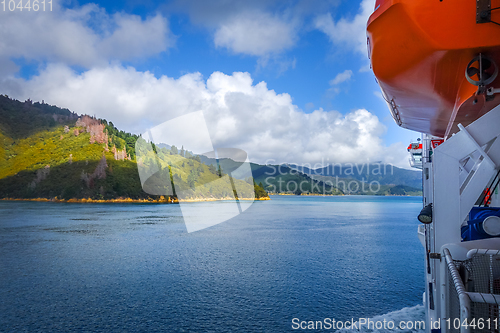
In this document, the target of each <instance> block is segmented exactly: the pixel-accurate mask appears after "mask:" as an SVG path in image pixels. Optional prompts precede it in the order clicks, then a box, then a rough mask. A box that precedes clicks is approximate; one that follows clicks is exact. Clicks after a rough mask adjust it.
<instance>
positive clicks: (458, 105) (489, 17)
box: [367, 0, 500, 138]
mask: <svg viewBox="0 0 500 333" xmlns="http://www.w3.org/2000/svg"><path fill="white" fill-rule="evenodd" d="M492 1H493V2H494V1H497V3H496V7H495V6H493V5H492ZM497 7H500V0H426V1H419V0H377V2H376V4H375V11H374V13H373V14H372V15H371V17H370V19H369V20H368V26H367V37H368V52H369V57H370V60H371V65H372V69H373V72H374V74H375V76H376V78H377V80H378V83H379V85H380V87H381V89H382V93H383V95H384V98H385V99H386V101H387V103H388V104H389V108H390V110H391V113H392V116H393V118H394V120H395V121H396V123H397V124H398V125H399V126H401V127H404V128H408V129H411V130H414V131H418V132H422V133H427V134H431V135H433V136H437V137H440V138H447V137H449V136H450V135H451V134H453V133H455V132H457V131H458V127H457V125H458V124H462V125H464V126H467V125H468V124H470V123H471V122H473V121H474V120H476V119H478V118H479V117H481V116H482V115H484V114H485V113H487V112H488V111H490V110H491V109H493V108H494V107H495V106H497V105H499V104H500V89H499V88H500V76H499V75H498V67H499V64H500V8H497Z"/></svg>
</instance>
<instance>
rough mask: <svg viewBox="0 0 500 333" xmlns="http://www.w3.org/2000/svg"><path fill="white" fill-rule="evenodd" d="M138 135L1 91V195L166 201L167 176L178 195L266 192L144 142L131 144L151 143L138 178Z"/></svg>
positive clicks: (170, 196)
mask: <svg viewBox="0 0 500 333" xmlns="http://www.w3.org/2000/svg"><path fill="white" fill-rule="evenodd" d="M137 140H142V139H140V138H139V137H138V136H136V135H133V134H130V133H125V132H124V131H120V130H118V129H117V128H116V127H115V126H114V125H113V123H111V122H110V123H108V122H107V121H106V120H100V119H94V118H92V117H89V116H82V117H79V116H78V115H76V114H75V113H72V112H70V111H69V110H67V109H61V108H58V107H55V106H50V105H47V104H43V103H32V102H31V101H29V100H28V101H26V102H19V101H16V100H12V99H10V98H8V97H7V96H0V198H20V199H30V198H46V199H54V198H57V199H64V200H71V199H87V198H90V199H94V200H112V199H116V198H131V199H134V200H153V201H170V202H171V201H175V200H177V197H178V194H177V193H175V191H174V188H173V187H172V181H173V182H174V183H175V189H177V190H178V191H180V192H181V194H182V198H180V199H185V200H190V199H192V200H202V199H207V200H210V199H224V198H226V199H227V198H231V197H232V196H233V194H234V193H231V192H234V191H233V190H231V189H237V194H238V195H239V196H240V199H244V198H252V197H253V196H254V193H257V195H256V197H257V198H260V197H268V196H267V193H265V191H263V190H262V189H260V188H258V186H254V184H253V183H249V182H245V181H244V180H238V179H233V178H231V177H229V176H227V175H225V174H223V173H219V172H218V171H217V170H216V169H215V168H213V167H212V166H209V165H205V164H203V163H201V161H200V159H199V157H195V156H190V154H185V155H184V156H181V155H180V152H179V151H177V149H176V148H175V147H172V148H171V149H170V150H169V149H167V148H165V147H164V148H161V149H157V147H155V146H154V145H151V144H145V145H138V147H146V146H147V145H149V147H150V148H149V149H150V150H151V151H150V152H149V151H148V152H146V153H145V154H141V156H143V157H146V158H147V157H148V156H149V158H150V159H151V158H154V160H155V161H157V162H158V165H159V169H158V170H157V171H156V172H155V173H153V174H151V175H149V176H150V177H149V178H148V179H147V180H146V182H145V183H144V184H143V185H144V186H142V185H141V180H140V177H139V172H138V161H137V154H136V151H135V147H136V142H137ZM142 141H144V140H142ZM144 143H145V142H144ZM174 148H175V149H174ZM148 154H149V155H148ZM144 162H145V161H139V163H143V164H141V166H144ZM143 188H144V189H146V192H147V193H146V192H145V191H144V189H143ZM228 189H229V190H228Z"/></svg>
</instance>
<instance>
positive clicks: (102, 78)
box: [0, 65, 406, 165]
mask: <svg viewBox="0 0 500 333" xmlns="http://www.w3.org/2000/svg"><path fill="white" fill-rule="evenodd" d="M0 89H1V90H2V91H4V92H7V93H8V94H9V95H10V96H11V97H15V98H19V99H27V98H31V99H33V100H41V99H44V100H45V101H46V102H48V103H51V104H56V105H58V106H61V107H67V108H69V109H71V110H72V111H76V112H78V113H86V114H91V115H96V116H98V117H102V118H106V119H107V120H108V121H112V122H113V123H114V124H115V125H117V126H118V127H119V128H120V129H124V130H127V131H131V132H134V133H142V132H144V131H145V130H146V129H148V128H150V127H153V126H155V125H158V124H160V123H162V122H164V121H168V120H171V119H173V118H175V117H177V116H180V115H182V114H186V113H190V112H194V111H199V110H203V111H204V114H205V119H206V121H207V125H208V128H209V130H210V134H211V137H212V140H213V143H214V145H215V146H216V147H217V146H218V147H233V148H240V149H243V150H245V151H247V152H248V154H249V156H250V158H251V159H252V160H253V161H256V162H259V163H265V162H269V163H281V162H288V163H328V162H329V163H347V162H359V163H365V162H367V161H372V162H374V161H381V160H382V161H383V162H391V163H395V164H396V165H405V164H406V161H404V160H406V156H405V155H406V154H405V150H404V147H403V148H401V147H402V145H394V146H390V147H387V146H385V145H384V143H383V141H382V138H381V137H382V135H383V134H384V132H385V130H386V129H385V126H384V125H383V124H382V123H381V122H380V120H379V119H378V118H377V117H376V116H375V115H374V114H372V113H371V112H369V111H367V110H365V109H359V110H353V111H351V112H350V113H347V114H345V115H344V114H341V113H340V112H337V111H333V110H332V111H325V110H323V109H319V110H315V111H313V112H312V113H309V114H306V113H304V112H303V111H302V110H300V109H299V108H298V107H297V106H296V105H294V104H293V103H292V98H291V96H290V95H288V94H277V93H276V92H275V91H274V90H272V89H269V88H268V87H267V84H266V83H265V82H259V83H256V84H255V83H254V82H253V80H252V77H251V76H250V74H249V73H241V72H236V73H233V74H232V75H226V74H223V73H220V72H214V73H213V74H212V75H211V76H210V77H209V78H208V79H206V80H205V79H204V78H203V77H202V76H201V75H200V74H199V73H191V74H186V75H184V76H181V77H179V78H177V79H174V78H170V77H167V76H162V77H160V78H156V77H155V76H154V75H152V74H151V73H149V72H140V71H137V70H136V69H134V68H132V67H127V68H125V67H122V66H118V65H116V66H112V67H107V68H93V69H91V70H88V71H86V72H83V73H81V74H78V73H76V72H74V71H73V70H71V69H69V68H68V67H67V66H65V65H50V66H48V67H47V68H46V69H45V70H44V71H42V72H41V73H40V75H39V76H36V77H33V78H32V79H30V80H23V79H20V78H15V77H9V78H7V79H4V80H2V81H0ZM193 135H196V133H193ZM187 148H188V147H187Z"/></svg>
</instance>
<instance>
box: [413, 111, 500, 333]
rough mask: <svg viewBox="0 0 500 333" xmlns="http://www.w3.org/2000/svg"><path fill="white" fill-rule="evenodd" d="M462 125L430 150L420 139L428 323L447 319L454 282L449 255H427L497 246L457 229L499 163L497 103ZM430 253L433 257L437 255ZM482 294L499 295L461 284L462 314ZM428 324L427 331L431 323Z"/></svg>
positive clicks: (459, 254)
mask: <svg viewBox="0 0 500 333" xmlns="http://www.w3.org/2000/svg"><path fill="white" fill-rule="evenodd" d="M460 129H461V131H460V132H458V133H456V134H455V135H453V136H452V137H451V138H449V139H448V140H446V141H445V142H444V143H442V144H441V145H439V146H438V147H436V148H435V149H434V151H433V154H432V155H430V151H431V149H430V140H431V139H432V138H431V137H430V136H427V135H424V136H423V140H422V143H423V155H422V156H423V158H422V160H423V161H422V162H423V163H422V172H423V180H422V181H423V206H425V205H427V204H429V203H432V204H433V222H432V223H431V224H429V225H425V226H423V227H419V233H418V234H419V239H420V240H421V242H422V243H423V245H424V247H425V249H426V256H427V257H426V274H425V276H426V292H425V294H424V297H425V305H426V316H427V319H428V322H430V320H434V321H435V320H437V319H439V318H440V319H441V320H446V313H447V309H448V304H446V302H447V301H446V300H447V297H446V296H447V293H448V291H449V288H456V284H455V285H454V286H449V282H448V278H447V273H446V270H447V269H448V268H449V265H448V264H447V260H438V259H431V258H430V255H429V254H430V253H441V254H442V255H443V256H444V257H445V258H446V253H445V251H444V249H445V248H446V249H447V251H448V254H449V255H450V259H451V258H455V259H458V260H465V259H467V253H468V252H469V250H472V249H478V248H485V249H490V250H489V251H492V250H494V251H499V250H500V239H499V238H491V239H484V240H476V241H469V242H462V238H461V230H460V228H461V226H462V225H463V224H465V223H466V221H467V220H468V214H469V212H470V210H471V209H472V207H473V206H474V205H475V203H476V202H477V200H478V198H479V197H480V196H481V194H482V193H483V191H484V189H485V188H486V187H487V186H488V185H489V184H490V183H491V181H492V178H493V177H494V176H495V175H496V173H497V172H498V169H499V167H500V139H499V136H500V106H499V107H496V108H495V109H493V110H491V111H490V112H488V113H487V114H485V115H484V116H483V117H481V118H480V119H478V120H476V121H475V122H474V123H472V124H470V125H469V126H467V127H465V128H464V127H461V128H460ZM496 202H498V203H499V204H500V198H499V195H498V194H497V193H494V195H493V197H492V203H493V204H495V203H496ZM473 251H478V250H473ZM479 251H482V250H479ZM433 257H434V258H436V255H434V256H433ZM446 259H448V258H446ZM453 267H454V265H453ZM458 278H460V276H459V275H458ZM462 285H463V284H462ZM457 290H458V289H457ZM431 294H432V295H433V299H432V300H431V297H430V296H431ZM459 294H460V293H459ZM483 296H484V298H483V299H484V300H485V301H487V302H488V303H490V301H491V302H493V303H492V304H495V303H494V302H495V301H498V300H499V299H498V297H497V296H485V294H479V293H468V292H466V290H465V289H464V290H463V293H462V296H460V300H461V304H462V303H463V304H465V305H464V307H465V308H464V310H463V311H464V313H462V314H461V316H462V315H468V313H467V311H468V306H467V304H468V303H467V302H470V300H471V298H473V299H474V301H476V299H479V298H481V297H483ZM432 302H434V304H433V303H432ZM426 329H427V331H428V332H429V331H430V329H429V327H427V328H426ZM446 331H447V330H446V327H441V332H446ZM463 332H466V331H463Z"/></svg>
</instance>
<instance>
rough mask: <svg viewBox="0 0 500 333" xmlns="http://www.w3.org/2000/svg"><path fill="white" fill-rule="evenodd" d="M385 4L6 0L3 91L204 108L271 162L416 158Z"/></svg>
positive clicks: (0, 24) (85, 108)
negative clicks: (375, 58) (378, 43)
mask: <svg viewBox="0 0 500 333" xmlns="http://www.w3.org/2000/svg"><path fill="white" fill-rule="evenodd" d="M373 6H374V0H362V1H353V0H331V1H325V0H323V1H317V0H302V1H301V0H297V1H278V0H268V1H263V0H257V1H227V0H212V1H205V0H183V1H181V0H178V1H175V0H174V1H167V2H157V1H123V2H112V1H100V2H90V1H89V2H85V1H62V2H58V1H55V0H53V11H52V12H49V11H46V12H42V11H38V12H33V11H30V12H27V11H26V10H24V11H22V12H21V11H19V10H15V11H9V10H8V9H7V10H6V11H5V12H4V11H1V10H0V28H1V29H2V31H3V33H2V35H1V36H0V45H3V46H4V47H2V48H1V49H0V93H3V94H8V95H9V96H11V97H14V98H18V99H21V100H24V99H27V98H31V99H33V100H42V99H44V100H45V101H46V102H47V103H49V104H56V105H58V106H61V107H67V108H69V109H71V110H73V111H76V112H78V113H87V114H91V115H96V116H98V117H103V118H106V119H108V120H111V121H113V123H114V124H115V125H117V126H118V127H119V128H121V129H125V130H127V131H130V132H135V133H142V132H144V131H145V130H147V129H148V128H150V127H153V126H155V125H158V124H160V123H162V122H165V121H168V120H170V119H174V118H175V117H178V116H181V115H184V114H187V113H190V112H194V111H199V110H203V111H204V114H205V118H206V121H207V126H208V128H209V130H210V133H211V137H212V140H213V142H214V145H215V146H232V147H235V148H241V149H244V150H246V151H247V152H248V154H249V156H250V158H251V159H252V160H253V161H256V162H259V163H265V162H272V161H271V160H274V162H280V163H281V162H289V163H318V162H319V163H326V162H330V163H346V162H357V163H362V162H367V161H371V162H375V161H383V162H388V163H394V164H396V165H398V166H404V167H407V163H406V151H405V149H404V148H405V146H406V145H407V144H408V142H409V140H410V139H412V138H416V137H417V136H418V133H415V132H411V131H407V130H403V129H400V128H398V127H397V126H396V125H395V124H394V121H393V120H392V118H391V117H390V114H389V111H388V109H387V106H386V104H385V102H384V101H383V100H382V98H381V95H380V92H379V88H378V85H377V84H376V82H375V77H374V75H373V73H372V72H371V71H370V70H369V62H368V59H367V56H366V41H365V26H366V20H367V18H368V16H369V15H370V14H371V12H372V10H373ZM0 9H1V8H0ZM193 135H195V134H193Z"/></svg>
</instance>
